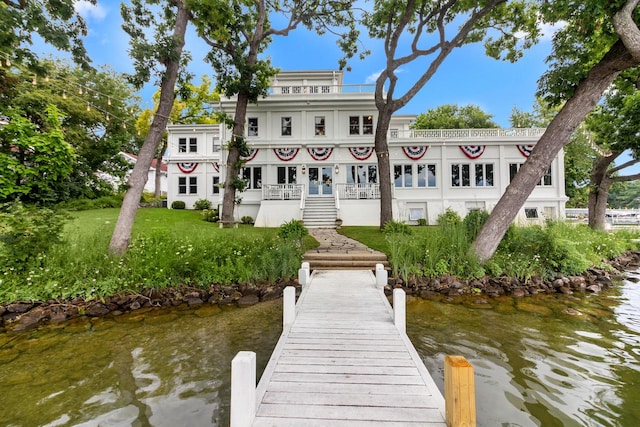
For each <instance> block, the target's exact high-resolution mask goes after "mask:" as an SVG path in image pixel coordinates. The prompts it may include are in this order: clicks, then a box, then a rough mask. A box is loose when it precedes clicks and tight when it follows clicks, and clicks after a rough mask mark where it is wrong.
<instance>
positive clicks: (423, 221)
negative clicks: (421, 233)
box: [418, 218, 427, 227]
mask: <svg viewBox="0 0 640 427" xmlns="http://www.w3.org/2000/svg"><path fill="white" fill-rule="evenodd" d="M418 225H419V226H421V227H424V226H425V225H427V219H426V218H418Z"/></svg>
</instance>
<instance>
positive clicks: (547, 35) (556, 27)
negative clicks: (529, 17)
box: [538, 21, 567, 41]
mask: <svg viewBox="0 0 640 427" xmlns="http://www.w3.org/2000/svg"><path fill="white" fill-rule="evenodd" d="M538 26H539V28H540V39H541V40H545V41H548V40H551V39H553V36H554V35H555V34H556V33H557V32H558V31H560V30H562V29H563V28H564V27H566V26H567V23H566V22H565V21H560V22H556V23H555V24H547V23H543V22H541V23H539V24H538Z"/></svg>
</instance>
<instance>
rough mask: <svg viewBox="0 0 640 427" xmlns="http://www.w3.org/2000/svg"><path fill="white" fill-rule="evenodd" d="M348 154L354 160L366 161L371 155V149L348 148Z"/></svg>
mask: <svg viewBox="0 0 640 427" xmlns="http://www.w3.org/2000/svg"><path fill="white" fill-rule="evenodd" d="M349 152H350V153H351V155H352V156H353V157H354V158H355V159H356V160H367V159H368V158H369V157H371V155H372V154H373V147H349Z"/></svg>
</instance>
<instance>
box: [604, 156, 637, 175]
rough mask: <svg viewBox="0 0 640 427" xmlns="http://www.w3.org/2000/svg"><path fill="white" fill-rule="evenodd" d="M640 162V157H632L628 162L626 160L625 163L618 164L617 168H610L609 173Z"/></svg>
mask: <svg viewBox="0 0 640 427" xmlns="http://www.w3.org/2000/svg"><path fill="white" fill-rule="evenodd" d="M620 154H622V153H620ZM616 157H618V156H616ZM638 162H640V159H631V160H629V161H628V162H625V163H623V164H621V165H619V166H616V167H615V168H611V169H609V174H613V173H616V172H618V171H619V170H622V169H625V168H628V167H629V166H633V165H635V164H636V163H638Z"/></svg>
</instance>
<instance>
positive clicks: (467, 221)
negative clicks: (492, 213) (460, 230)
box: [462, 209, 489, 242]
mask: <svg viewBox="0 0 640 427" xmlns="http://www.w3.org/2000/svg"><path fill="white" fill-rule="evenodd" d="M487 218H489V212H487V211H485V210H484V209H482V210H480V209H473V210H472V211H471V212H469V213H468V214H467V216H465V217H464V220H463V221H462V223H463V224H464V228H465V229H466V230H467V239H468V240H469V241H470V242H473V241H474V240H475V238H476V236H477V235H478V233H479V232H480V229H481V228H482V226H483V225H484V223H485V222H487Z"/></svg>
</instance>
